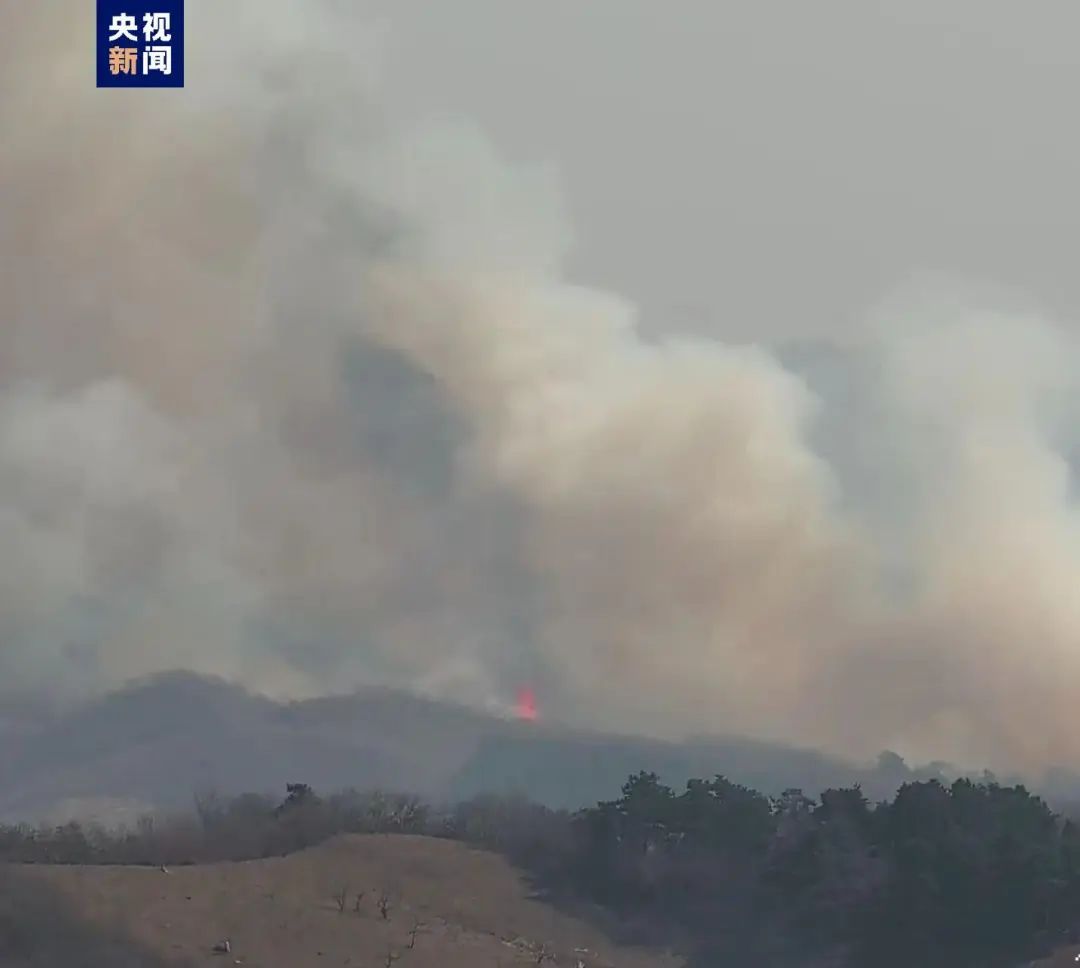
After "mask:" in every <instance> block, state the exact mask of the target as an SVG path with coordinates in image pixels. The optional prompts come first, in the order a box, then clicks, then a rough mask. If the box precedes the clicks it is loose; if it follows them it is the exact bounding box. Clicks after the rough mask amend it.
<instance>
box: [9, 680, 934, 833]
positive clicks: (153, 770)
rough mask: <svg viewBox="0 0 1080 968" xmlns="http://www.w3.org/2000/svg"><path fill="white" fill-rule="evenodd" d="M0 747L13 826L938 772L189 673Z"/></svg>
mask: <svg viewBox="0 0 1080 968" xmlns="http://www.w3.org/2000/svg"><path fill="white" fill-rule="evenodd" d="M0 712H2V710H0ZM3 727H4V721H3V720H2V717H0V728H3ZM0 740H2V741H3V742H2V752H0V818H2V819H6V820H13V819H15V820H36V819H39V818H42V817H50V818H52V817H57V818H58V817H60V816H63V815H68V814H75V815H84V816H85V815H86V814H87V813H90V814H97V815H98V819H101V820H105V821H108V820H110V819H115V818H118V817H119V818H123V819H129V818H130V816H131V815H132V814H133V813H135V812H138V811H140V810H145V809H147V808H149V807H161V808H177V807H186V806H189V805H190V804H191V802H192V797H193V795H194V794H195V793H197V792H199V791H209V790H214V791H216V792H218V793H221V794H238V793H243V792H251V791H254V792H269V793H277V792H280V791H281V790H282V789H283V787H284V784H285V783H286V782H288V781H294V780H299V781H302V782H305V783H309V784H311V785H312V786H314V787H315V788H316V789H340V788H343V787H356V788H359V789H370V788H382V789H386V790H394V791H404V792H411V793H418V794H422V795H424V796H426V797H429V798H433V799H442V798H446V799H455V800H456V799H463V798H468V797H471V796H474V795H476V794H480V793H489V792H491V793H517V794H522V795H525V796H528V797H530V798H531V799H534V800H536V801H538V802H541V803H544V804H546V805H548V806H554V807H568V808H577V807H580V806H584V805H586V804H589V803H594V802H596V801H597V800H599V799H606V798H610V797H613V796H616V795H617V794H618V791H619V788H620V786H621V785H622V783H623V782H624V781H625V780H626V777H627V776H628V775H629V774H630V773H633V772H636V771H638V770H641V769H646V770H652V771H655V772H657V773H659V774H660V775H661V777H662V778H663V779H664V780H665V781H667V782H669V783H674V784H681V783H682V782H683V781H684V780H685V779H686V778H688V777H690V776H710V775H713V774H715V773H723V774H724V775H726V776H727V777H729V778H730V779H732V780H735V781H736V782H739V783H744V784H747V785H750V786H753V787H754V788H755V789H758V790H761V791H762V792H765V793H770V794H775V793H779V792H780V791H781V790H783V789H785V788H788V787H801V788H803V789H804V790H806V791H807V792H813V793H816V792H818V791H820V790H821V789H823V788H825V787H828V786H841V785H847V784H850V783H855V782H858V783H861V784H862V786H863V789H864V791H865V792H866V793H867V795H868V796H870V797H871V798H872V799H874V798H879V797H886V796H889V795H890V794H891V793H892V792H893V791H894V790H895V788H896V787H897V786H898V785H899V784H900V783H902V782H904V781H905V780H908V779H917V778H925V777H927V776H930V775H934V773H933V771H932V770H931V771H925V770H924V771H920V772H913V771H911V770H909V769H908V768H907V767H906V766H905V765H904V763H903V761H901V760H900V759H899V757H895V756H892V755H884V756H883V757H882V758H881V761H880V762H879V763H878V764H876V765H874V766H859V765H856V764H852V763H848V762H845V761H843V760H839V759H836V758H833V757H829V756H826V755H823V754H820V753H815V752H813V751H808V750H799V749H793V748H790V747H784V746H779V745H774V744H768V743H761V742H754V741H750V740H746V739H740V738H708V739H699V740H694V741H691V742H686V743H665V742H660V741H657V740H649V739H643V738H640V737H627V736H614V735H610V734H601V733H589V732H584V731H580V730H570V729H565V728H560V727H556V726H553V725H549V724H545V723H542V722H519V721H516V720H506V719H501V718H499V717H497V716H494V715H489V714H484V713H481V712H477V711H475V710H472V709H467V708H464V707H461V706H455V705H452V704H449V703H443V702H437V701H434V700H431V699H427V698H423V697H419V696H416V695H413V694H410V693H406V692H399V691H393V690H387V689H374V688H372V689H365V690H361V691H359V692H356V693H355V694H353V695H349V696H343V697H328V698H321V699H313V700H308V701H304V702H294V703H279V702H274V701H272V700H270V699H267V698H265V697H261V696H255V695H252V694H250V693H247V692H245V691H244V690H243V689H241V688H239V687H237V686H235V685H231V684H229V683H226V682H223V681H220V680H214V679H206V678H202V677H199V676H196V675H193V674H190V673H170V674H167V675H163V676H158V677H155V678H153V679H150V680H147V681H143V682H139V683H136V684H133V685H130V686H128V687H127V688H125V689H122V690H120V691H118V692H115V693H112V694H110V695H108V696H105V697H104V698H102V699H99V700H96V701H94V702H91V703H89V704H87V705H85V706H82V707H80V708H77V709H74V710H70V711H67V712H66V713H63V714H51V715H44V714H38V715H28V714H27V715H20V716H18V717H14V716H13V717H11V718H9V720H8V721H7V727H6V728H4V729H3V732H2V733H0Z"/></svg>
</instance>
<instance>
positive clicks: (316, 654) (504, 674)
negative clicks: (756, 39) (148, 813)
mask: <svg viewBox="0 0 1080 968" xmlns="http://www.w3.org/2000/svg"><path fill="white" fill-rule="evenodd" d="M188 7H189V28H188V44H189V63H188V83H189V86H188V88H187V89H185V90H184V91H183V92H157V91H141V92H111V91H105V92H99V91H97V90H95V89H94V87H93V82H92V64H91V58H92V46H91V43H90V40H89V38H90V37H91V26H90V22H89V16H90V13H89V12H88V11H81V12H75V11H73V10H72V9H70V5H69V4H64V5H61V4H58V3H42V4H18V5H16V4H8V5H5V7H4V9H3V17H4V23H5V30H4V31H3V33H2V35H0V92H2V93H0V129H2V130H4V131H5V132H9V133H10V136H8V137H5V138H4V139H3V141H2V143H0V186H3V187H2V189H0V495H2V498H3V500H2V502H0V538H2V540H3V547H4V551H5V554H4V556H3V558H2V560H0V682H2V683H3V686H4V688H5V689H9V690H36V689H44V690H48V691H50V692H53V693H59V694H84V693H86V692H88V691H94V690H97V689H101V688H104V687H108V686H110V685H114V684H116V683H119V682H122V681H124V680H126V679H128V678H130V677H133V676H137V675H142V674H146V673H150V672H154V671H159V670H165V669H172V668H177V667H183V668H190V669H194V670H198V671H203V672H212V673H216V674H222V675H225V676H229V677H232V678H235V679H238V680H241V681H243V682H245V683H247V684H248V685H250V686H252V687H254V688H257V689H261V690H265V691H267V692H270V693H273V694H278V695H311V694H317V693H321V692H326V691H331V690H342V689H348V688H350V687H351V686H354V685H356V684H358V683H360V682H365V681H383V682H394V683H406V684H409V685H412V686H413V687H416V688H420V689H424V690H428V691H431V692H435V693H438V694H442V695H450V696H454V697H457V698H460V699H464V700H467V701H471V702H477V703H487V704H498V703H501V702H504V701H505V699H506V697H507V696H510V695H512V690H513V687H514V686H515V685H516V684H518V683H520V682H522V681H525V680H526V679H527V680H529V681H531V682H534V683H536V684H537V685H538V687H539V689H540V693H541V700H542V703H543V705H544V707H545V710H546V711H547V712H548V713H549V714H550V715H552V716H554V717H557V718H558V717H562V718H567V719H574V720H576V721H578V722H584V723H589V724H593V725H602V726H606V727H615V728H621V729H629V730H634V731H638V732H642V731H644V732H650V733H654V734H657V735H680V734H684V733H690V732H712V731H730V730H736V731H742V732H747V733H751V734H754V735H758V736H762V737H769V738H775V739H782V740H798V741H800V742H806V743H817V744H822V745H826V746H828V747H830V748H832V749H836V750H840V751H843V752H846V753H851V754H856V755H865V754H868V753H873V752H876V751H877V750H879V749H882V748H884V747H892V748H895V749H899V750H901V751H902V752H905V753H910V754H912V755H920V756H927V757H951V758H954V759H957V760H959V761H964V760H968V761H973V762H979V763H989V764H991V765H1007V766H1013V767H1015V766H1025V767H1031V768H1034V767H1038V766H1043V765H1046V764H1048V763H1051V762H1065V761H1067V760H1069V759H1071V758H1074V757H1075V755H1076V754H1077V753H1078V752H1080V749H1078V746H1080V743H1078V742H1077V741H1076V740H1075V739H1074V738H1073V735H1072V734H1071V732H1070V730H1069V729H1068V725H1069V724H1070V722H1071V712H1072V696H1071V690H1070V680H1071V678H1072V677H1073V675H1074V674H1075V673H1077V672H1080V656H1078V654H1077V645H1076V643H1077V642H1078V641H1080V595H1078V594H1077V593H1076V588H1077V587H1080V541H1078V539H1080V529H1078V516H1077V507H1076V503H1075V500H1074V495H1073V493H1072V489H1071V471H1070V464H1069V460H1068V455H1069V454H1070V452H1071V448H1072V446H1073V443H1074V441H1073V440H1072V439H1070V427H1072V426H1074V425H1075V423H1074V420H1073V418H1074V417H1075V416H1076V405H1077V403H1078V402H1080V387H1078V386H1077V381H1078V379H1080V378H1078V377H1077V374H1078V373H1080V368H1078V367H1077V366H1076V363H1077V362H1078V353H1077V346H1076V345H1075V340H1074V339H1073V337H1072V336H1071V335H1069V334H1068V332H1067V331H1066V330H1064V329H1062V328H1061V327H1059V326H1057V325H1055V324H1054V323H1053V322H1052V321H1048V320H1045V319H1042V318H1040V317H1038V316H1037V315H1033V314H1029V313H1026V312H1024V311H1023V310H1021V309H1015V308H1013V307H1006V306H1004V304H1003V303H1002V304H999V305H998V307H997V308H995V306H994V301H993V300H989V301H988V300H987V299H985V298H984V296H983V295H982V294H972V293H969V292H960V293H959V295H957V293H958V290H955V289H954V290H952V291H951V292H948V293H946V294H945V295H943V294H942V292H941V291H935V290H934V289H933V288H931V287H927V286H918V287H915V288H914V289H913V290H912V292H911V293H906V294H904V295H903V297H902V298H898V299H897V300H895V301H891V302H889V303H887V304H883V305H882V306H881V307H880V308H879V310H878V311H877V313H876V314H875V315H874V319H873V325H872V326H870V327H868V328H867V330H866V333H865V335H864V338H863V339H862V340H861V342H859V343H857V344H852V345H846V346H845V347H842V348H839V349H837V352H838V353H840V354H841V357H842V360H843V364H842V365H843V366H845V367H847V368H848V369H849V370H850V371H851V372H852V373H857V374H858V375H859V379H857V380H855V381H854V383H853V386H855V387H856V389H857V398H856V399H851V400H846V401H844V406H843V408H841V410H840V411H839V412H838V411H837V410H836V407H835V405H833V404H830V403H829V402H828V401H827V400H824V399H821V398H819V395H818V394H817V393H816V392H815V390H814V389H813V388H812V386H811V382H810V381H808V378H807V377H806V376H805V375H800V371H799V369H798V367H792V366H790V365H785V364H784V363H782V362H781V359H780V357H779V356H778V355H777V353H776V352H775V351H774V350H773V349H771V348H770V347H769V346H767V345H756V346H747V345H725V344H723V343H720V342H717V341H713V340H708V339H703V338H699V337H698V338H691V337H670V336H669V337H665V338H663V339H647V338H645V337H644V336H643V335H641V333H640V332H639V330H638V329H637V326H636V319H635V312H634V307H633V306H632V305H629V304H627V303H626V302H625V301H623V300H621V299H620V298H618V297H617V296H615V295H612V294H608V293H603V292H598V291H594V290H590V289H586V288H581V287H579V286H574V285H571V284H569V283H568V282H567V281H565V278H564V277H563V273H562V265H563V263H564V261H565V258H566V255H567V252H568V247H569V245H570V244H571V242H572V232H571V230H570V226H569V220H568V218H567V215H566V213H565V211H564V209H563V206H562V204H561V201H560V197H559V190H558V181H557V177H556V175H555V174H554V173H553V172H552V171H550V170H549V169H547V168H545V167H543V166H539V167H528V166H526V167H522V166H513V165H508V164H506V163H505V162H504V161H503V160H502V159H501V158H500V156H499V152H498V150H497V148H496V147H495V146H493V145H492V144H491V143H490V142H489V141H488V140H487V139H486V138H485V137H484V135H483V133H482V132H480V131H478V130H476V129H475V128H474V127H472V126H470V125H469V124H468V123H464V122H463V123H451V122H446V121H441V122H437V123H431V124H426V125H421V126H418V127H410V128H404V129H403V128H400V127H398V126H396V125H395V124H394V122H393V119H392V118H387V117H383V116H381V115H380V112H379V109H378V105H379V80H378V73H377V70H376V69H375V67H374V66H373V65H377V61H378V50H379V42H378V40H379V38H378V32H377V31H373V30H371V29H370V28H368V27H366V26H365V25H363V24H362V23H357V22H356V21H357V15H356V14H355V12H350V8H348V7H345V6H335V5H333V4H330V3H314V2H305V3H303V4H300V3H289V2H286V0H275V2H274V3H273V4H272V5H268V4H266V3H260V4H259V5H258V6H257V7H255V6H254V5H250V4H245V3H230V4H228V5H225V6H224V7H223V6H221V5H217V4H211V3H210V2H209V0H189V3H188ZM271 7H272V13H273V16H271ZM222 18H225V19H226V20H228V21H230V22H232V23H235V24H236V25H243V28H244V29H243V31H240V32H237V33H232V32H230V31H221V30H217V31H215V30H213V29H211V27H214V26H220V25H219V24H217V23H215V21H220V20H222ZM236 36H242V37H244V38H245V39H244V41H243V42H240V43H238V42H237V41H235V37H236ZM214 37H231V38H234V39H233V40H230V41H229V47H228V49H226V47H225V46H224V44H225V41H222V42H221V46H220V47H218V46H215V41H213V40H212V38H214ZM358 44H359V45H360V47H362V50H358V47H357V45H358ZM31 58H33V63H34V65H35V67H34V69H32V70H31V69H30V59H31ZM42 64H45V65H47V68H45V69H43V68H42ZM655 190H657V191H662V190H663V186H655ZM644 230H645V229H644V228H643V231H644ZM672 258H678V251H677V244H673V245H672ZM778 284H782V280H778ZM830 421H836V422H837V426H839V427H840V428H841V435H842V436H844V437H845V438H849V439H850V441H855V442H857V443H858V444H859V446H860V447H861V448H862V460H863V462H864V473H863V490H864V493H863V494H862V495H853V494H852V493H851V492H850V488H849V486H848V480H849V478H848V475H846V474H845V470H844V467H843V466H842V464H843V461H842V460H838V459H834V457H833V456H832V455H830V454H829V453H828V450H829V448H828V447H819V446H818V445H817V444H816V443H815V441H816V440H817V439H818V438H817V436H816V435H818V434H819V433H820V432H821V429H822V424H826V425H828V424H829V422H830ZM867 491H870V492H873V495H880V496H881V499H880V500H879V499H876V498H875V497H874V496H873V495H871V494H869V493H866V492H867Z"/></svg>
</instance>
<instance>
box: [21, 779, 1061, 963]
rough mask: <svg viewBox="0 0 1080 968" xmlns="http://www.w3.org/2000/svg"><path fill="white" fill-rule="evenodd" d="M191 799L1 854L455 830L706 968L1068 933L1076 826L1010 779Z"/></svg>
mask: <svg viewBox="0 0 1080 968" xmlns="http://www.w3.org/2000/svg"><path fill="white" fill-rule="evenodd" d="M286 794H287V795H286V797H285V798H284V799H281V798H273V797H269V796H261V795H255V794H244V795H242V796H238V797H219V796H215V795H212V794H203V795H200V796H198V797H196V802H195V810H194V811H193V812H192V813H191V815H189V816H176V817H167V818H146V819H144V820H142V821H140V822H139V823H138V824H137V825H136V826H135V827H134V828H131V829H115V830H107V829H104V828H102V827H98V826H94V825H80V824H76V823H70V824H66V825H63V826H59V827H53V828H42V827H29V826H8V827H0V860H5V861H9V862H21V863H42V862H48V863H79V864H82V863H125V864H153V865H159V864H174V865H176V864H184V863H198V862H204V861H211V860H225V859H248V858H257V857H266V856H274V855H281V854H287V853H289V852H291V851H295V850H299V849H302V848H304V847H308V846H312V845H314V844H317V843H319V842H321V841H324V840H326V839H328V838H329V837H332V836H335V835H337V834H341V833H401V834H423V835H427V836H438V837H450V838H454V839H458V840H462V841H465V842H468V843H470V844H474V845H477V846H482V847H485V848H487V849H491V850H495V851H499V852H501V853H503V854H505V855H506V856H508V857H509V858H510V859H511V860H512V861H513V862H514V863H515V864H517V865H518V866H520V867H521V868H523V869H524V870H526V871H528V872H529V873H530V874H531V876H532V878H533V879H534V881H535V882H536V884H537V886H538V887H542V888H544V889H545V890H547V891H548V892H549V893H550V894H551V895H552V897H554V898H557V899H559V900H561V901H562V902H566V903H575V902H585V901H587V902H589V903H590V904H594V905H600V906H601V907H602V909H603V910H605V911H606V912H609V914H610V915H611V917H612V919H613V923H616V924H618V925H620V926H621V929H622V930H623V931H624V932H626V933H627V940H636V941H641V942H660V943H671V944H677V945H679V946H680V947H682V948H683V949H684V950H689V951H692V952H693V953H694V954H695V955H696V956H697V957H698V958H699V959H700V963H701V964H702V965H720V966H723V965H728V964H730V965H742V964H754V965H761V966H769V965H774V964H775V965H780V964H785V965H791V964H798V965H815V966H822V968H824V966H861V965H871V964H872V965H876V966H886V968H888V966H896V968H900V966H905V968H906V966H910V965H913V964H918V965H926V966H930V968H933V966H942V968H944V966H949V968H966V966H972V968H974V966H980V968H985V966H991V968H992V966H995V965H1000V966H1014V965H1017V964H1019V963H1021V962H1022V961H1023V960H1025V959H1031V958H1034V957H1037V956H1040V955H1041V954H1044V953H1046V952H1047V951H1048V950H1050V949H1051V948H1053V947H1056V946H1058V945H1061V944H1064V943H1066V942H1072V941H1075V940H1076V939H1077V937H1078V934H1077V928H1078V927H1080V829H1078V827H1077V825H1076V824H1075V823H1073V822H1072V821H1071V820H1068V819H1066V818H1063V817H1061V816H1059V815H1057V814H1055V813H1054V812H1053V811H1052V810H1051V809H1050V808H1049V807H1048V806H1047V804H1046V803H1045V802H1044V801H1043V800H1041V799H1040V798H1039V797H1037V796H1034V795H1033V794H1032V793H1030V792H1029V791H1028V790H1026V789H1025V788H1024V787H1023V786H1003V785H1000V784H998V783H996V782H989V781H988V782H974V781H972V780H970V779H960V780H956V781H955V782H952V783H951V784H946V783H943V782H941V781H939V780H930V781H924V782H913V783H908V784H905V785H904V786H902V787H900V789H899V790H898V791H897V793H896V795H895V796H894V797H893V798H892V799H891V800H889V801H883V802H880V803H877V804H871V803H870V802H869V801H868V800H867V798H866V797H865V796H864V795H863V793H862V791H861V790H860V788H859V787H858V786H854V787H850V788H846V789H830V790H826V791H824V792H823V793H821V794H820V796H818V797H817V798H811V797H808V796H806V795H804V794H803V793H802V791H799V790H788V791H785V792H784V793H783V794H782V795H780V796H778V797H767V796H764V795H763V794H761V793H758V792H757V791H755V790H752V789H750V788H748V787H745V786H741V785H739V784H736V783H732V782H730V781H729V780H727V779H725V778H724V777H722V776H716V777H713V778H712V779H708V780H706V779H691V780H689V781H688V782H687V783H686V785H685V787H684V788H683V789H681V790H676V789H674V788H672V787H670V786H668V785H666V784H664V783H663V782H661V780H660V778H659V777H658V776H657V775H656V774H654V773H646V772H642V773H638V774H636V775H634V776H631V777H630V778H629V779H628V780H627V782H626V784H625V785H624V786H623V788H622V791H621V795H620V796H619V797H618V798H617V799H614V800H611V801H605V802H601V803H598V804H596V805H595V806H593V807H590V808H587V809H584V810H581V811H578V812H568V811H557V810H550V809H547V808H545V807H542V806H539V805H537V804H534V803H530V802H528V801H527V800H525V799H522V798H514V797H503V796H486V797H479V798H475V799H473V800H470V801H467V802H464V803H460V804H456V805H452V806H437V805H432V804H429V803H426V802H424V801H423V800H421V799H420V798H418V797H414V796H407V795H389V794H383V793H377V792H375V793H373V792H360V791H355V790H348V791H343V792H339V793H335V794H332V795H329V796H325V797H324V796H319V795H318V794H316V793H315V791H313V790H312V789H311V788H310V787H308V786H306V785H305V784H302V783H297V784H289V786H288V787H287V790H286Z"/></svg>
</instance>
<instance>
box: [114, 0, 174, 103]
mask: <svg viewBox="0 0 1080 968" xmlns="http://www.w3.org/2000/svg"><path fill="white" fill-rule="evenodd" d="M97 86H98V87H183V86H184V0H97Z"/></svg>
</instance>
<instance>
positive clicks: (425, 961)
mask: <svg viewBox="0 0 1080 968" xmlns="http://www.w3.org/2000/svg"><path fill="white" fill-rule="evenodd" d="M20 873H21V875H23V876H25V877H29V878H32V879H34V880H36V881H39V882H41V886H42V889H43V890H48V891H50V892H54V893H55V895H57V896H59V897H60V898H62V899H63V901H64V903H65V904H67V905H70V907H71V909H72V910H73V911H74V912H75V913H76V915H77V916H78V917H80V918H81V919H84V920H85V921H87V922H89V923H91V924H95V925H101V926H102V928H103V929H104V928H105V927H106V926H107V928H108V930H110V931H113V932H116V931H119V932H121V933H122V934H123V935H124V936H125V937H126V939H127V940H128V941H130V943H131V944H132V945H133V946H136V947H137V948H138V949H139V950H143V951H145V952H147V953H149V954H152V955H156V956H158V957H160V958H162V959H163V960H165V961H167V962H169V963H173V964H178V965H198V966H201V965H209V966H218V968H224V966H225V965H232V964H240V965H246V966H249V968H305V966H313V968H314V966H319V968H329V966H331V965H333V966H341V965H348V966H352V968H377V966H386V965H388V964H389V965H395V966H397V968H498V966H502V968H513V966H519V965H529V964H533V965H549V966H560V968H561V966H570V968H577V966H578V965H579V964H581V965H584V966H586V968H677V966H679V965H681V964H682V962H681V961H680V960H679V959H677V958H675V957H674V956H671V955H669V954H665V953H658V952H651V951H645V950H641V949H627V948H619V947H617V946H616V945H614V944H613V943H612V942H611V941H610V940H609V939H607V938H606V937H605V936H604V935H603V934H602V933H601V932H600V931H599V930H598V929H596V928H595V927H593V926H591V925H589V924H586V923H584V922H582V921H579V920H575V919H574V918H571V917H569V916H567V915H565V914H562V913H559V912H557V911H555V910H554V909H552V908H551V907H548V906H547V905H545V904H543V903H542V902H540V901H538V900H535V899H533V898H531V897H530V892H529V889H528V886H527V885H526V883H525V882H524V881H523V880H522V878H521V877H520V876H519V875H518V874H517V873H516V872H515V871H514V870H513V869H512V868H511V867H510V866H509V865H507V864H506V862H505V861H503V860H502V859H501V858H499V857H497V856H496V855H493V854H489V853H484V852H482V851H477V850H472V849H470V848H468V847H466V846H464V845H462V844H459V843H454V842H451V841H443V840H434V839H429V838H424V837H406V836H378V835H372V836H351V837H343V838H338V839H336V840H333V841H331V842H329V843H327V844H324V845H322V846H321V847H317V848H313V849H311V850H307V851H303V852H301V853H299V854H294V855H291V856H289V857H282V858H272V859H269V860H260V861H249V862H244V863H226V864H212V865H205V866H196V867H178V868H170V869H168V870H167V871H161V870H156V869H149V868H131V867H47V866H42V867H33V868H24V869H23V870H22V871H21V872H20ZM383 908H385V917H384V915H383V910H382V909H383ZM224 939H228V940H229V942H230V949H231V950H230V952H229V953H228V954H223V953H215V952H214V951H213V950H212V949H213V947H214V945H215V944H216V943H217V942H220V941H222V940H224Z"/></svg>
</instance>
